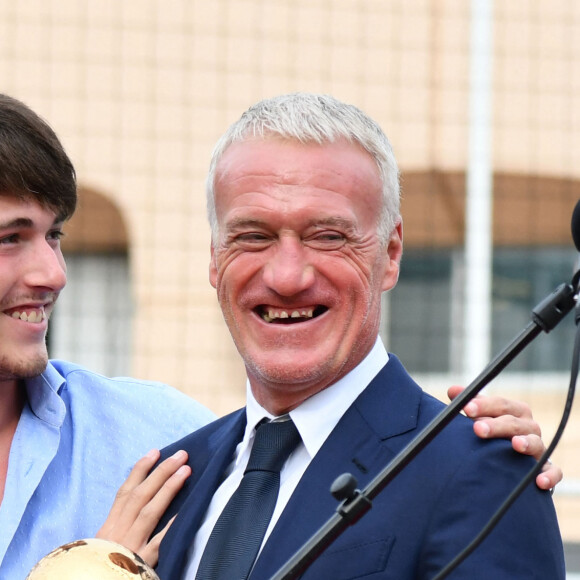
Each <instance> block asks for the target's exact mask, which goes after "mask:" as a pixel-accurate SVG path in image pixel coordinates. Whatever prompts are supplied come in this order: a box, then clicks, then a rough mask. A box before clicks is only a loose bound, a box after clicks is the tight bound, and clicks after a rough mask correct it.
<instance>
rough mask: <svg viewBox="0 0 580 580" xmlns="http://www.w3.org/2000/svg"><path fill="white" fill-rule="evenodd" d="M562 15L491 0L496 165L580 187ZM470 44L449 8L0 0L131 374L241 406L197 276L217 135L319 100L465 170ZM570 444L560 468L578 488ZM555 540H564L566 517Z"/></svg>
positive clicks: (2, 77)
mask: <svg viewBox="0 0 580 580" xmlns="http://www.w3.org/2000/svg"><path fill="white" fill-rule="evenodd" d="M578 11H579V8H578V3H577V2H576V0H553V1H551V2H539V1H533V0H528V1H521V0H504V1H503V2H497V3H496V9H495V14H496V21H495V27H496V28H495V30H496V39H495V53H494V65H495V68H494V71H495V72H494V91H495V92H494V127H493V135H494V138H493V159H494V165H495V168H496V170H497V171H500V172H503V173H508V174H511V173H521V174H524V175H529V174H532V175H538V174H541V175H543V176H547V177H550V176H554V177H557V178H578V177H580V163H578V162H577V161H578V159H577V158H578V151H580V82H579V79H580V60H579V57H578V55H579V54H580V34H579V32H580V31H579V30H578V28H579V27H580V17H579V14H578ZM468 46H469V2H466V1H465V0H431V1H428V0H335V1H330V0H278V1H276V2H271V1H268V0H261V1H260V0H211V1H208V0H27V1H26V2H2V3H0V90H1V91H3V92H6V93H9V94H12V95H13V96H16V97H18V98H20V99H22V100H24V101H26V102H27V103H29V104H30V105H31V106H32V107H33V108H34V109H36V110H37V111H39V112H40V113H41V114H43V115H44V116H45V117H46V118H47V119H48V120H49V121H50V122H51V123H52V124H53V126H54V127H55V129H56V131H57V133H58V134H59V135H60V136H61V137H62V139H63V141H64V143H65V145H66V147H67V149H68V151H69V152H70V154H71V157H72V158H73V160H74V163H75V165H76V167H77V169H78V175H79V181H80V183H81V185H83V186H84V187H85V188H88V189H90V190H94V191H96V192H99V193H101V194H104V195H105V196H108V197H110V198H111V199H112V200H113V201H114V202H115V203H116V204H117V205H118V207H119V208H120V209H121V212H122V214H123V217H124V220H125V222H126V227H127V236H128V241H129V247H130V253H131V259H132V262H131V263H132V276H133V280H134V287H133V292H134V298H135V305H136V307H135V317H134V336H135V344H134V351H133V352H134V354H133V365H132V366H133V368H132V369H130V372H131V373H133V374H134V375H137V376H140V377H146V378H150V379H159V380H163V381H165V382H168V383H171V384H173V385H175V386H177V387H178V388H180V389H182V390H184V391H186V392H188V393H190V394H191V395H193V396H195V397H196V398H198V399H199V400H201V401H202V402H204V403H206V404H207V405H209V406H210V407H212V408H213V409H214V410H216V411H217V412H220V413H221V412H224V411H226V410H229V409H231V408H233V407H235V406H237V405H239V404H240V403H241V402H242V400H243V394H244V380H243V369H242V368H241V365H240V362H239V360H238V358H237V356H236V354H235V351H234V348H233V346H232V344H231V341H230V338H229V335H228V333H227V331H226V329H225V328H224V325H223V322H222V319H221V315H220V313H219V310H218V308H217V306H216V301H215V297H214V294H213V292H212V290H211V288H210V286H209V283H208V279H207V278H208V276H207V264H208V256H209V242H208V229H207V226H206V223H205V209H204V197H203V180H204V176H205V172H206V167H207V164H208V160H209V155H210V151H211V147H212V144H213V143H214V142H215V140H216V138H217V137H218V136H219V134H220V133H221V132H222V131H223V130H224V129H225V127H226V126H227V125H228V124H229V123H230V122H232V121H233V120H234V119H235V118H237V117H238V116H239V114H240V113H241V112H242V111H243V110H244V109H245V108H246V107H247V106H248V105H250V104H251V103H252V102H254V101H256V100H258V99H259V98H262V97H266V96H270V95H274V94H277V93H281V92H286V91H293V90H313V91H322V92H330V93H333V94H334V95H336V96H337V97H339V98H342V99H344V100H348V101H350V102H353V103H355V104H357V105H359V106H360V107H362V108H363V109H365V110H366V111H367V112H369V113H370V114H371V115H372V116H374V117H375V118H376V119H377V120H378V121H379V122H380V123H381V124H382V125H383V127H384V128H385V130H386V131H387V133H388V134H389V135H390V137H391V139H392V141H393V144H394V148H395V152H396V154H397V157H398V159H399V161H400V164H401V167H402V168H403V172H405V171H407V172H424V171H431V170H434V171H451V172H461V171H464V170H465V164H466V157H467V110H468V85H469V57H468ZM534 227H538V224H537V223H535V225H534ZM530 235H533V232H532V233H530ZM514 330H516V329H514ZM542 418H543V419H545V420H546V421H547V422H548V423H549V426H550V425H551V424H553V423H554V422H555V418H554V417H553V416H552V415H550V416H549V417H543V416H542ZM576 423H578V421H577V420H576ZM571 443H575V441H574V440H573V439H569V440H568V445H569V446H568V450H569V451H566V453H563V454H562V455H559V457H561V461H562V463H564V465H565V468H566V472H567V474H569V476H570V475H571V476H573V477H577V478H580V473H579V471H578V467H576V465H577V462H576V461H574V453H575V451H576V450H577V448H578V447H577V445H570V444H571ZM576 505H578V502H576ZM575 509H576V512H578V511H579V510H578V507H576V508H575ZM572 511H573V510H571V509H570V510H569V509H568V508H566V511H565V512H562V513H561V517H562V518H563V520H566V517H567V516H568V514H570V513H572ZM569 521H570V523H568V522H569ZM564 529H565V532H566V535H568V536H569V537H571V536H573V535H575V536H576V539H580V532H579V531H578V530H580V515H575V516H574V519H573V520H566V522H565V527H564Z"/></svg>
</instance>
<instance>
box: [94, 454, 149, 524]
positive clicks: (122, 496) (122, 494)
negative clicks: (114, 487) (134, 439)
mask: <svg viewBox="0 0 580 580" xmlns="http://www.w3.org/2000/svg"><path fill="white" fill-rule="evenodd" d="M159 456H160V452H159V450H158V449H152V450H151V451H149V453H147V455H145V456H143V457H141V459H139V461H137V463H136V464H135V465H134V467H133V469H132V470H131V473H129V476H128V477H127V479H126V480H125V481H124V482H123V484H122V485H121V487H120V488H119V490H118V491H117V494H116V496H115V501H114V502H113V506H112V507H111V510H110V512H109V516H108V518H107V521H106V522H105V524H104V525H103V527H102V528H101V530H100V531H99V533H106V532H107V530H106V529H105V528H110V527H111V526H112V525H113V524H115V523H117V520H118V517H119V515H120V513H121V512H122V511H123V510H124V509H125V503H126V501H128V499H129V494H130V493H131V492H132V491H133V489H135V488H136V487H137V486H138V485H139V484H140V483H142V482H143V481H144V480H145V478H146V477H147V474H148V473H149V472H150V471H151V469H152V468H153V466H154V465H155V463H156V461H157V460H158V459H159Z"/></svg>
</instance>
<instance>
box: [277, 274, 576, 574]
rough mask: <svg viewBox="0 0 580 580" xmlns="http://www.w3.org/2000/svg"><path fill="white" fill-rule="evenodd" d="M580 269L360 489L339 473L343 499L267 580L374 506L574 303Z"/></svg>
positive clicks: (338, 492) (308, 557)
mask: <svg viewBox="0 0 580 580" xmlns="http://www.w3.org/2000/svg"><path fill="white" fill-rule="evenodd" d="M579 280H580V272H577V273H576V274H575V275H574V279H573V280H572V283H571V284H561V285H560V286H558V288H556V289H555V290H554V291H553V292H552V293H551V294H550V295H548V296H547V297H546V298H544V299H543V300H542V301H541V302H540V303H539V304H538V305H537V306H536V307H535V308H534V309H533V310H532V316H531V322H530V323H529V324H528V325H527V326H526V327H525V328H524V329H523V330H522V331H521V332H520V334H519V335H517V336H516V337H515V338H514V339H513V340H512V342H511V343H510V344H509V345H508V346H507V347H506V348H504V350H503V351H501V352H500V353H499V354H498V355H497V356H496V357H495V358H494V359H493V360H492V361H491V362H490V363H489V364H488V365H487V366H486V367H485V369H484V370H483V371H482V372H481V373H480V374H479V375H478V376H477V377H476V379H475V380H474V381H473V382H472V383H471V384H470V385H468V386H467V387H466V389H465V390H464V391H463V392H462V393H460V394H459V395H458V396H457V397H456V398H455V399H454V400H453V401H452V402H451V403H450V404H449V405H448V406H447V407H446V408H445V409H444V410H443V411H442V412H441V413H439V415H437V416H436V417H435V418H434V419H433V420H432V421H431V423H429V424H428V425H427V426H426V427H425V428H424V429H423V430H422V431H421V433H419V435H418V436H417V437H415V439H413V441H411V442H410V443H409V444H408V445H407V446H406V447H405V448H404V449H403V450H402V451H401V452H400V453H399V454H398V455H397V456H396V457H395V458H394V459H393V460H392V461H391V462H390V463H389V464H388V465H387V466H386V467H385V468H384V469H383V470H382V471H381V472H380V473H379V474H378V475H377V476H376V477H375V478H374V479H373V480H372V481H371V482H370V483H369V484H368V485H367V487H366V488H365V489H363V490H362V491H361V490H359V489H357V481H356V478H355V477H354V476H353V475H351V474H350V473H345V474H343V475H340V476H339V477H337V478H336V479H335V480H334V482H333V484H332V486H331V488H330V491H331V493H332V495H333V496H334V497H335V498H336V499H337V500H338V501H341V503H340V505H339V506H338V508H337V509H336V513H335V514H334V515H333V516H332V517H331V518H330V519H329V520H328V521H327V522H326V523H325V524H324V525H323V526H322V527H321V528H320V529H319V530H318V531H317V532H316V533H315V534H314V535H313V536H312V537H311V538H310V539H309V540H308V541H307V542H306V543H305V544H304V545H303V546H302V548H300V550H298V551H297V552H296V553H295V554H294V556H292V557H291V558H290V559H289V560H288V561H287V562H286V564H284V566H282V568H280V569H279V570H278V572H277V573H276V574H275V575H274V576H272V578H271V579H270V580H294V579H296V578H298V577H299V576H300V575H302V574H303V573H304V572H305V571H306V569H307V568H308V567H309V566H310V565H311V564H312V563H313V562H314V561H315V560H316V558H318V556H320V554H321V553H322V552H323V551H324V550H325V549H326V548H327V547H328V546H329V545H330V544H331V543H332V542H333V541H334V540H335V539H336V538H337V537H338V536H339V535H340V534H342V532H344V531H345V530H346V528H347V527H348V526H352V525H354V524H355V523H356V522H357V521H358V520H359V519H360V518H361V517H362V516H363V515H364V514H365V513H366V512H368V510H370V509H371V507H372V500H373V498H375V497H376V496H377V495H378V494H379V493H380V492H381V491H382V490H383V489H384V488H385V487H386V486H387V485H388V484H389V483H390V482H391V481H392V480H393V479H394V478H395V477H396V476H397V475H398V474H399V473H400V472H401V471H402V470H403V468H404V467H406V466H407V465H408V464H409V463H410V462H411V461H412V460H413V459H414V458H415V456H416V455H418V454H419V452H420V451H422V450H423V449H424V448H425V447H426V446H427V445H428V444H429V442H431V441H432V440H433V439H434V438H435V436H436V435H437V434H438V433H439V432H440V431H442V430H443V428H444V427H445V426H446V425H448V424H449V423H450V422H451V420H452V419H453V418H454V417H455V416H456V415H458V414H459V413H460V412H461V409H463V407H464V406H465V405H466V404H467V403H468V402H469V401H470V400H471V399H473V398H474V397H475V396H476V395H477V394H478V393H479V391H481V389H483V388H484V387H485V386H486V385H487V384H488V383H489V382H490V381H491V380H493V379H494V378H495V377H496V376H497V375H498V374H499V373H500V372H501V371H502V370H503V369H504V368H505V367H506V366H507V365H508V364H509V363H510V362H511V361H512V360H513V359H514V358H516V356H517V355H518V354H519V353H520V352H521V351H522V350H524V348H526V346H528V344H530V343H531V342H532V341H533V340H534V339H535V338H536V337H537V336H538V335H539V334H540V332H542V331H544V332H546V333H548V332H550V331H551V330H552V329H553V328H554V327H555V326H556V325H557V324H558V323H559V322H560V321H561V320H562V319H563V318H564V317H565V316H566V314H568V312H570V310H572V308H574V305H575V303H576V296H575V293H576V290H575V288H576V287H577V285H578V282H579Z"/></svg>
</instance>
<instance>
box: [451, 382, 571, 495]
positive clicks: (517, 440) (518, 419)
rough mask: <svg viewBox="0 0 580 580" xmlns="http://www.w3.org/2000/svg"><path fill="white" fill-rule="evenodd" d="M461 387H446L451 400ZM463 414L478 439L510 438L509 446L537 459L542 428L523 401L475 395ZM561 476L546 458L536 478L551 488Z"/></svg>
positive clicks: (540, 485) (544, 447)
mask: <svg viewBox="0 0 580 580" xmlns="http://www.w3.org/2000/svg"><path fill="white" fill-rule="evenodd" d="M463 390H464V387H460V386H453V387H449V389H448V390H447V395H448V396H449V398H450V399H451V400H453V399H455V397H457V395H459V393H461V392H462V391H463ZM463 410H464V412H465V414H466V415H467V416H468V417H470V418H471V419H473V421H474V424H473V430H474V431H475V434H476V435H477V436H478V437H481V438H482V439H493V438H502V439H511V442H512V447H513V448H514V449H515V450H516V451H517V452H518V453H523V454H524V455H531V456H532V457H534V458H535V459H536V461H537V460H538V459H540V457H541V456H542V454H543V453H544V451H545V450H546V446H545V445H544V442H543V441H542V431H541V429H540V426H539V425H538V423H537V421H535V420H534V417H533V415H532V410H531V409H530V407H529V405H528V404H527V403H524V402H522V401H512V400H511V399H505V398H504V397H499V396H484V395H478V396H477V397H475V398H474V399H472V400H471V401H470V402H469V403H468V404H467V405H466V406H465V407H464V409H463ZM562 477H563V472H562V470H561V469H560V467H558V466H557V465H554V464H553V463H551V462H546V463H545V464H544V466H543V468H542V472H541V473H540V474H539V475H538V477H537V478H536V485H537V486H538V487H539V488H540V489H544V490H549V489H553V488H554V487H555V486H556V484H558V483H559V482H560V481H561V480H562Z"/></svg>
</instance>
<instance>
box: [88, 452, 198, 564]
mask: <svg viewBox="0 0 580 580" xmlns="http://www.w3.org/2000/svg"><path fill="white" fill-rule="evenodd" d="M158 457H159V453H158V452H150V453H148V454H147V455H146V456H145V457H143V458H142V459H140V460H139V461H138V462H137V463H136V464H135V467H134V468H133V470H132V471H131V473H130V474H129V477H128V478H127V480H126V481H125V483H124V484H123V485H122V486H121V488H120V489H119V492H118V493H117V497H116V499H115V502H114V504H113V507H112V508H111V511H110V513H109V516H108V518H107V521H106V522H105V524H104V525H103V527H102V528H101V529H100V530H99V532H98V534H97V537H98V538H102V539H107V540H112V541H116V542H118V543H120V544H122V545H124V546H126V547H127V548H129V549H130V550H132V551H134V552H136V553H138V554H139V555H140V556H141V557H144V553H145V554H147V555H148V556H149V557H151V554H153V555H154V556H155V563H156V557H157V556H156V554H157V549H158V543H159V542H160V541H161V539H160V538H159V539H156V538H157V536H156V538H154V539H153V540H152V543H151V546H149V544H148V542H149V537H150V536H151V534H152V532H153V530H154V529H155V527H156V526H157V524H158V523H159V520H160V519H161V516H162V515H163V513H164V512H165V510H166V509H167V507H168V506H169V504H170V503H171V501H172V500H173V498H174V497H175V495H176V494H177V492H178V491H179V490H180V489H181V487H182V486H183V484H184V482H185V480H186V479H187V478H188V477H189V475H190V474H191V468H190V467H189V466H187V465H185V463H186V462H187V453H186V452H185V451H178V452H177V453H176V454H174V455H173V456H171V457H168V458H167V459H165V460H164V461H163V462H162V463H160V464H159V465H158V466H157V467H156V468H155V470H154V471H152V472H151V473H149V470H150V469H151V467H153V465H154V463H155V461H156V458H158ZM161 537H162V536H161ZM144 559H145V560H146V561H147V562H148V563H149V564H150V565H154V564H153V563H152V561H150V560H149V559H147V558H146V557H144Z"/></svg>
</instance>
